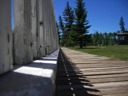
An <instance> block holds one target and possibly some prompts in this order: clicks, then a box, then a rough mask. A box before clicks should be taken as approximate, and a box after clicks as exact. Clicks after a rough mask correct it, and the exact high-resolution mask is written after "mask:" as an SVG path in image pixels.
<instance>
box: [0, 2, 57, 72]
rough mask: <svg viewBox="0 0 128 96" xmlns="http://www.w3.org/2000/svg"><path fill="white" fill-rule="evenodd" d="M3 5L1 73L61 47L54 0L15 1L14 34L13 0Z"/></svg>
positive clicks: (0, 53) (0, 29) (0, 47)
mask: <svg viewBox="0 0 128 96" xmlns="http://www.w3.org/2000/svg"><path fill="white" fill-rule="evenodd" d="M0 5H1V6H0V12H1V13H2V14H0V21H1V22H0V74H1V73H4V72H7V71H9V70H11V69H12V68H13V64H17V65H23V64H28V63H30V62H32V61H33V59H37V58H41V57H43V56H46V55H49V54H51V53H52V52H54V51H55V50H57V49H58V48H59V47H58V46H59V45H58V36H57V30H56V22H55V16H54V8H53V1H52V0H14V33H13V35H12V30H11V0H1V3H0ZM12 41H13V44H12ZM12 50H13V51H12Z"/></svg>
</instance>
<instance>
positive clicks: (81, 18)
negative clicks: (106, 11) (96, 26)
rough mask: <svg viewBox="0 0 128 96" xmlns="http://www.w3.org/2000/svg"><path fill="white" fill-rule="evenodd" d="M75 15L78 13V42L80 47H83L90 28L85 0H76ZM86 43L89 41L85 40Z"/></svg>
mask: <svg viewBox="0 0 128 96" xmlns="http://www.w3.org/2000/svg"><path fill="white" fill-rule="evenodd" d="M75 15H76V26H77V28H76V30H77V32H78V42H79V46H80V48H83V43H84V39H85V38H86V35H87V33H88V31H87V29H88V28H90V25H88V24H89V22H88V20H87V10H86V8H85V2H84V1H83V0H77V1H76V8H75ZM85 43H87V42H86V41H85Z"/></svg>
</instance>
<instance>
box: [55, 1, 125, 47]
mask: <svg viewBox="0 0 128 96" xmlns="http://www.w3.org/2000/svg"><path fill="white" fill-rule="evenodd" d="M119 26H120V31H118V32H109V33H108V32H104V33H103V32H98V31H97V32H95V33H93V34H89V32H88V28H90V27H91V25H89V21H88V20H87V10H86V8H85V2H84V1H83V0H76V7H75V8H72V7H71V6H70V5H69V2H67V3H66V7H65V9H64V11H63V14H62V16H59V22H58V23H57V30H58V35H59V41H60V45H61V46H72V47H73V46H80V48H83V46H86V45H94V46H102V45H115V44H118V42H117V41H118V38H117V37H116V33H121V32H122V33H123V32H127V29H126V28H125V23H124V20H123V17H121V18H120V22H119Z"/></svg>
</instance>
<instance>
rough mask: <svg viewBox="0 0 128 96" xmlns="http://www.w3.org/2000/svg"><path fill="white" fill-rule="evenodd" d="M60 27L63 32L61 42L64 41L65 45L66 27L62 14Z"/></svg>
mask: <svg viewBox="0 0 128 96" xmlns="http://www.w3.org/2000/svg"><path fill="white" fill-rule="evenodd" d="M59 29H60V31H61V33H62V37H61V43H62V46H64V45H65V29H64V23H63V19H62V17H61V16H59Z"/></svg>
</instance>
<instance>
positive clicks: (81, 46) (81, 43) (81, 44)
mask: <svg viewBox="0 0 128 96" xmlns="http://www.w3.org/2000/svg"><path fill="white" fill-rule="evenodd" d="M82 48H83V40H80V49H82Z"/></svg>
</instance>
